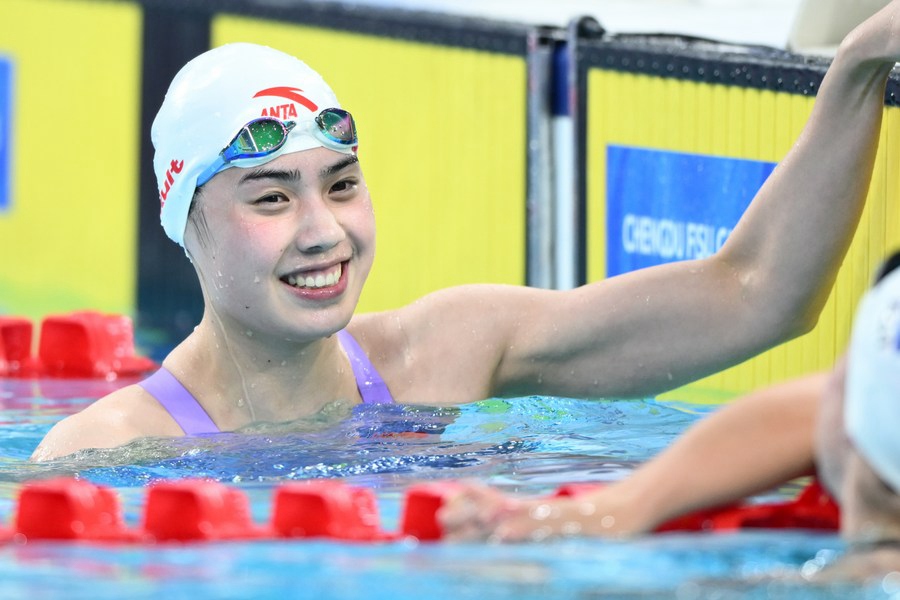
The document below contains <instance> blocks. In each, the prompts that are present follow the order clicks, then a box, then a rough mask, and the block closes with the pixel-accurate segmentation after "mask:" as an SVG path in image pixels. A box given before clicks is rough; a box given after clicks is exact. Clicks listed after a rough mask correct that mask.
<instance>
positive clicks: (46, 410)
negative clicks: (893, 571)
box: [0, 380, 900, 600]
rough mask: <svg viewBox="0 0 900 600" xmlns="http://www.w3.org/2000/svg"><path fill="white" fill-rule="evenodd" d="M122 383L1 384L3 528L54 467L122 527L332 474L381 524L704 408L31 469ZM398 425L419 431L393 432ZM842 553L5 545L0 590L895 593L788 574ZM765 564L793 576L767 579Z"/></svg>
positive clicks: (144, 447) (789, 538) (592, 546)
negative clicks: (110, 510)
mask: <svg viewBox="0 0 900 600" xmlns="http://www.w3.org/2000/svg"><path fill="white" fill-rule="evenodd" d="M126 383H129V382H128V381H121V382H113V383H108V382H95V381H60V380H0V406H2V408H3V411H2V413H0V414H2V418H0V520H2V521H3V522H4V523H5V524H9V523H10V520H11V518H12V514H13V512H14V509H15V504H16V497H17V494H18V491H19V489H20V486H21V483H22V482H24V481H27V480H29V479H34V478H45V477H51V476H58V475H70V476H77V477H80V478H83V479H86V480H89V481H92V482H95V483H98V484H102V485H105V486H110V487H112V488H114V489H115V490H116V492H117V493H118V494H119V496H120V499H121V500H122V504H123V507H124V509H125V513H126V521H128V522H129V524H131V525H136V524H137V523H138V521H139V519H140V516H141V514H142V508H143V502H144V500H145V497H146V495H145V493H146V488H145V486H146V485H147V484H148V483H150V482H153V481H157V480H160V479H179V478H185V477H204V478H211V479H215V480H217V481H221V482H224V483H227V484H228V485H232V486H235V487H238V488H240V489H241V490H242V491H244V492H245V493H246V494H247V495H248V496H249V498H250V500H251V504H252V512H253V516H254V518H255V519H256V520H257V521H258V522H260V523H262V522H265V521H266V520H267V519H268V518H269V512H270V508H271V501H272V496H273V491H274V489H275V488H276V487H277V486H278V485H279V484H281V483H284V482H287V481H296V480H304V479H314V478H341V479H342V480H344V481H346V482H347V483H350V484H353V485H360V486H366V487H369V488H371V489H373V490H374V491H375V493H376V495H377V498H378V503H379V512H380V515H381V519H382V525H383V526H384V528H385V529H387V530H389V531H390V530H396V528H397V523H398V520H399V513H400V510H401V503H402V499H403V493H404V490H405V489H406V487H407V486H409V485H410V484H413V483H418V482H423V481H433V480H446V479H467V478H477V479H479V480H482V481H487V482H489V483H491V484H493V485H496V486H498V487H500V488H502V489H504V490H506V491H508V492H515V493H522V494H545V493H549V492H552V491H553V490H554V489H556V488H557V487H558V486H559V485H562V484H565V483H571V482H586V481H610V480H614V479H618V478H620V477H623V476H624V475H626V474H627V473H628V472H630V471H631V470H632V469H634V467H635V466H636V465H638V464H640V463H641V462H643V461H645V460H647V459H648V458H650V457H651V456H653V455H654V454H656V453H657V452H658V451H660V450H661V449H662V448H664V447H665V446H666V445H667V444H668V443H669V442H671V441H672V439H673V438H674V437H675V436H676V435H678V434H679V433H680V432H681V431H683V430H684V429H685V428H687V427H688V426H689V425H690V424H692V423H693V422H695V421H696V420H697V419H699V418H701V417H702V416H703V415H704V414H705V413H706V412H708V411H709V410H710V409H709V408H708V407H703V406H692V405H689V404H679V403H670V402H656V401H652V400H644V401H624V400H619V401H582V400H571V399H565V398H548V397H528V398H518V399H513V400H497V399H494V400H486V401H484V402H480V403H476V404H471V405H466V406H462V407H459V408H449V409H448V408H442V409H435V408H425V407H398V406H358V407H354V408H353V409H352V410H343V409H335V410H334V411H332V414H325V415H321V416H319V417H317V418H315V419H309V420H306V421H303V422H297V423H292V424H289V425H281V426H272V425H259V426H255V427H253V428H250V429H249V430H248V431H247V432H244V433H240V434H218V435H212V436H204V437H200V438H192V439H169V440H165V439H154V440H142V441H140V442H136V443H134V444H131V445H129V446H126V447H124V448H122V449H116V450H104V451H85V452H81V453H79V454H77V455H75V456H74V457H71V458H67V459H63V460H58V461H54V462H50V463H44V464H31V463H29V462H28V461H27V459H28V456H29V455H30V454H31V452H32V451H33V450H34V448H35V446H36V445H37V444H38V442H39V441H40V439H41V438H42V437H43V435H44V434H45V433H46V432H47V431H48V430H49V428H50V427H51V426H52V425H53V424H54V423H55V422H56V421H58V420H59V419H61V418H62V417H63V416H65V415H68V414H71V413H73V412H77V411H78V410H80V409H81V408H83V407H84V406H86V405H87V404H89V403H90V402H91V401H92V400H93V399H95V398H97V397H99V396H101V395H103V394H105V393H108V392H109V391H111V390H112V389H114V388H115V387H116V386H119V385H124V384H126ZM405 431H414V432H417V435H415V436H406V435H392V433H397V432H405ZM795 490H796V487H794V488H790V487H788V488H785V489H784V490H781V491H776V492H774V494H775V495H778V494H785V493H790V492H791V491H795ZM841 551H842V544H841V542H840V540H839V539H838V538H837V536H836V535H832V534H821V533H809V532H799V531H792V532H785V531H780V532H773V531H753V532H741V533H737V534H715V535H710V534H666V535H656V536H647V537H644V538H641V539H637V540H632V541H605V540H579V539H571V540H560V541H553V542H549V543H548V542H544V543H532V544H516V545H493V544H480V543H478V544H441V543H413V542H410V541H399V542H391V543H377V544H372V543H344V542H335V541H303V540H291V541H271V540H270V541H253V542H216V543H196V544H158V545H153V546H146V545H145V546H128V545H115V544H106V545H104V544H87V543H81V544H78V543H59V542H55V543H54V542H31V543H27V544H16V543H9V544H6V545H0V598H26V597H27V598H29V599H40V598H126V597H127V598H144V597H147V598H151V597H152V598H160V597H162V598H191V599H194V600H196V599H197V598H279V599H283V598H285V597H316V598H372V599H378V598H391V599H404V598H416V599H420V598H429V597H434V598H517V599H524V598H679V599H682V598H684V599H693V598H696V599H700V598H722V599H728V598H792V599H793V598H885V597H888V598H890V597H896V598H898V599H900V588H898V589H897V590H893V589H891V586H890V585H887V584H885V585H878V586H874V587H872V588H869V589H861V588H857V587H854V586H847V585H842V586H831V587H815V588H814V587H809V586H803V585H800V584H797V583H792V582H791V581H792V579H791V577H796V576H797V575H798V574H800V573H802V572H806V571H809V570H810V569H816V568H819V567H821V566H822V565H823V564H826V563H828V562H829V561H831V560H833V559H834V558H835V557H836V556H838V555H839V554H840V552H841ZM773 572H777V573H781V574H786V575H787V576H788V577H787V578H784V579H772V578H771V577H768V576H767V574H771V573H773Z"/></svg>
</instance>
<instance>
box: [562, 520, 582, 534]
mask: <svg viewBox="0 0 900 600" xmlns="http://www.w3.org/2000/svg"><path fill="white" fill-rule="evenodd" d="M560 531H561V532H562V534H563V535H578V534H579V533H581V523H579V522H578V521H566V522H565V523H563V524H562V527H560Z"/></svg>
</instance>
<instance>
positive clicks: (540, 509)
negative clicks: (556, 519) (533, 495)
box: [531, 504, 553, 521]
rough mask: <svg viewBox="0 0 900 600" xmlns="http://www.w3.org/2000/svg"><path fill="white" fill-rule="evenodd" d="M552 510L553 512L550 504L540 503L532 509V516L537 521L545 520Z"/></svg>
mask: <svg viewBox="0 0 900 600" xmlns="http://www.w3.org/2000/svg"><path fill="white" fill-rule="evenodd" d="M551 512H553V509H552V508H550V505H549V504H538V505H537V506H535V507H534V508H532V509H531V518H532V519H534V520H535V521H544V520H546V519H547V518H548V517H549V516H550V513H551Z"/></svg>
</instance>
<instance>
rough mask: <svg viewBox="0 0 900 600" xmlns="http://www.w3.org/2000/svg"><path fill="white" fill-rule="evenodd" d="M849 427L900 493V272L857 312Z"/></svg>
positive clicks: (852, 345)
mask: <svg viewBox="0 0 900 600" xmlns="http://www.w3.org/2000/svg"><path fill="white" fill-rule="evenodd" d="M844 425H845V427H846V429H847V434H848V436H849V438H850V440H851V441H852V442H853V445H854V446H855V447H856V449H857V450H858V451H859V452H860V454H861V455H862V457H863V458H864V459H865V460H866V462H867V463H868V464H869V466H870V467H871V468H872V470H873V471H875V473H876V474H877V475H878V476H879V477H880V478H881V479H882V480H883V481H884V482H885V483H887V484H888V485H889V486H891V487H892V488H893V489H894V491H896V492H898V493H900V269H894V270H893V271H891V272H890V273H888V274H887V275H886V276H885V277H884V278H883V279H882V280H881V281H880V282H878V283H877V284H875V286H874V287H872V289H871V290H869V291H868V292H867V293H866V294H865V296H864V297H863V299H862V301H861V302H860V305H859V308H858V309H857V312H856V319H855V320H854V323H853V333H852V335H851V339H850V349H849V356H848V359H847V380H846V388H845V399H844Z"/></svg>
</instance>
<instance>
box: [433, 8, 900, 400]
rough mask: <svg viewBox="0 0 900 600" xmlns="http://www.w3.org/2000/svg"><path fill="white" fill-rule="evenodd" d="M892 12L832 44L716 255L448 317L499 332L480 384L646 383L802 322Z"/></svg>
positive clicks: (848, 186) (848, 201) (663, 384)
mask: <svg viewBox="0 0 900 600" xmlns="http://www.w3.org/2000/svg"><path fill="white" fill-rule="evenodd" d="M895 20H896V21H897V22H900V0H895V1H894V2H892V3H891V4H890V5H889V6H887V7H886V8H885V9H883V10H882V11H880V12H879V13H878V14H876V15H875V16H873V17H872V18H870V19H869V20H868V21H866V22H865V23H863V24H862V25H861V26H860V27H859V28H857V29H856V30H855V31H854V32H852V33H851V34H850V35H849V36H848V37H847V38H846V40H845V41H844V42H843V43H842V45H841V46H840V49H839V51H838V53H837V55H836V57H835V59H834V61H833V63H832V65H831V67H830V69H829V70H828V73H827V75H826V76H825V79H824V81H823V83H822V86H821V89H820V92H819V94H818V98H817V99H816V102H815V106H814V108H813V111H812V114H811V116H810V119H809V121H808V123H807V125H806V127H805V128H804V130H803V132H802V133H801V135H800V137H799V139H798V140H797V142H796V144H795V145H794V147H793V148H792V149H791V150H790V152H789V153H788V154H787V156H786V157H785V158H784V160H783V161H781V163H780V164H779V165H778V167H777V168H776V169H775V171H774V172H773V173H772V175H771V176H770V177H769V179H768V180H767V181H766V183H765V185H764V186H763V187H762V189H761V190H760V191H759V193H758V194H757V196H756V198H755V199H754V200H753V202H752V204H751V206H750V207H749V208H748V210H747V211H746V214H745V215H744V216H743V218H742V219H741V221H740V222H739V223H738V225H737V227H736V228H735V230H734V232H733V234H732V235H731V237H730V238H729V240H728V241H727V243H726V244H725V245H724V246H723V248H722V249H721V250H720V251H719V252H718V253H717V254H715V255H713V256H711V257H709V258H706V259H703V260H696V261H688V262H679V263H673V264H668V265H662V266H658V267H653V268H649V269H643V270H640V271H636V272H632V273H629V274H626V275H622V276H619V277H615V278H611V279H608V280H606V281H602V282H598V283H594V284H590V285H586V286H583V287H581V288H578V289H576V290H572V291H565V292H552V291H540V290H529V291H522V290H518V289H498V290H496V291H495V292H494V293H495V294H496V295H497V296H498V297H497V299H496V300H494V301H493V304H492V305H490V304H489V305H488V306H490V307H491V310H490V312H489V314H487V315H474V314H473V315H470V316H471V318H470V319H467V318H466V315H462V316H461V318H460V319H459V320H457V321H455V322H454V323H453V324H452V326H449V327H450V328H456V329H457V330H458V333H457V334H452V333H451V334H448V335H449V336H450V339H451V340H453V335H463V336H470V335H471V334H470V332H471V331H476V330H477V331H479V335H482V334H481V333H480V332H482V331H483V330H494V331H495V332H497V335H499V336H500V340H499V343H501V344H502V345H503V347H504V349H503V352H502V356H500V358H499V359H498V361H497V365H496V370H495V371H494V372H493V373H490V374H489V376H490V378H491V379H490V381H491V385H492V389H491V390H490V393H492V394H494V395H507V396H514V395H521V394H533V393H543V394H549V395H571V396H643V395H649V394H655V393H658V392H660V391H663V390H666V389H671V388H673V387H676V386H678V385H681V384H684V383H687V382H690V381H692V380H695V379H697V378H700V377H702V376H705V375H708V374H710V373H713V372H716V371H719V370H721V369H723V368H725V367H729V366H732V365H734V364H737V363H739V362H741V361H743V360H745V359H747V358H750V357H751V356H754V355H755V354H757V353H759V352H761V351H763V350H766V349H768V348H770V347H772V346H774V345H776V344H779V343H781V342H784V341H786V340H788V339H790V338H792V337H795V336H797V335H800V334H802V333H805V332H807V331H809V330H810V329H811V328H812V327H813V326H814V325H815V323H816V320H817V318H818V315H819V313H820V311H821V309H822V307H823V305H824V303H825V301H826V299H827V296H828V293H829V291H830V290H831V288H832V286H833V283H834V280H835V277H836V274H837V271H838V268H839V266H840V264H841V261H842V260H843V258H844V256H845V253H846V251H847V248H848V246H849V244H850V241H851V239H852V236H853V233H854V231H855V228H856V225H857V223H858V220H859V217H860V214H861V212H862V209H863V206H864V202H865V198H866V195H867V191H868V187H869V182H870V178H871V174H872V170H873V165H874V159H875V154H876V150H877V146H878V139H879V131H880V127H881V118H882V111H883V106H884V91H885V85H886V80H887V76H888V74H889V73H890V71H891V69H892V68H893V66H894V63H895V60H896V59H897V58H898V57H900V31H896V30H895V25H894V22H895ZM479 302H480V300H479ZM489 302H490V301H489ZM473 305H474V308H473V309H472V312H473V313H475V312H478V311H480V310H482V309H484V308H486V306H485V305H482V304H475V303H474V302H473ZM451 343H452V342H451Z"/></svg>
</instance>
